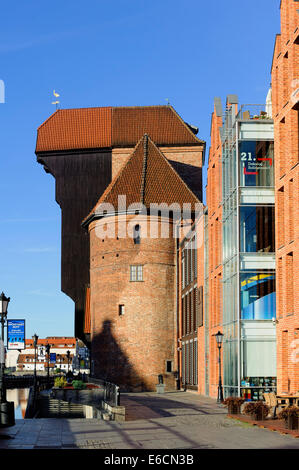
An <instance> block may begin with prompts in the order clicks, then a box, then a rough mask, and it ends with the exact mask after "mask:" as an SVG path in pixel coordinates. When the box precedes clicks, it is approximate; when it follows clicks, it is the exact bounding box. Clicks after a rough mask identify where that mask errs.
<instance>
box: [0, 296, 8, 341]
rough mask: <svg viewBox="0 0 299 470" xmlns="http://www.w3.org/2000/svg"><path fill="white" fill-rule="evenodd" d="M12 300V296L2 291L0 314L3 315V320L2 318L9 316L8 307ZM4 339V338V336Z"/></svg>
mask: <svg viewBox="0 0 299 470" xmlns="http://www.w3.org/2000/svg"><path fill="white" fill-rule="evenodd" d="M9 301H10V297H6V296H5V295H4V292H2V293H1V295H0V315H1V321H2V318H3V317H5V318H6V316H7V307H8V304H9ZM2 339H3V340H4V338H2Z"/></svg>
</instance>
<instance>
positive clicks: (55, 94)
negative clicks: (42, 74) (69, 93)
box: [52, 90, 60, 109]
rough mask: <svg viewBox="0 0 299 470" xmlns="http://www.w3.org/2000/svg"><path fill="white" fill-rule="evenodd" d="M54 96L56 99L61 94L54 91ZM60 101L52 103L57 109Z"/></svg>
mask: <svg viewBox="0 0 299 470" xmlns="http://www.w3.org/2000/svg"><path fill="white" fill-rule="evenodd" d="M53 95H54V96H55V98H58V96H60V95H59V93H56V91H55V90H53ZM59 103H60V101H58V100H56V101H52V104H55V105H56V109H58V105H59Z"/></svg>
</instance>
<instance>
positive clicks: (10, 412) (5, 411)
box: [0, 292, 15, 427]
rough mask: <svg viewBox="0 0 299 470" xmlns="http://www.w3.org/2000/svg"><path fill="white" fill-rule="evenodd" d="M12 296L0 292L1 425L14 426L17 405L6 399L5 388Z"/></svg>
mask: <svg viewBox="0 0 299 470" xmlns="http://www.w3.org/2000/svg"><path fill="white" fill-rule="evenodd" d="M9 302H10V297H6V296H5V295H4V293H3V292H2V293H1V294H0V321H1V344H0V362H1V364H0V427H7V426H14V424H15V405H14V402H13V401H7V400H6V388H5V380H4V379H5V378H4V369H5V347H4V325H5V321H6V318H7V308H8V304H9Z"/></svg>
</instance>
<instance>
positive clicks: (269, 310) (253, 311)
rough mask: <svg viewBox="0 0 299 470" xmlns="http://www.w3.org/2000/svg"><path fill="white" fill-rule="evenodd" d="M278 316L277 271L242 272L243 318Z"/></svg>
mask: <svg viewBox="0 0 299 470" xmlns="http://www.w3.org/2000/svg"><path fill="white" fill-rule="evenodd" d="M273 317H276V292H275V273H274V272H271V273H249V274H245V273H243V274H241V319H243V320H271V319H272V318H273Z"/></svg>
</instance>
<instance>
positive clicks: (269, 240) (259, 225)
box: [240, 206, 275, 253]
mask: <svg viewBox="0 0 299 470" xmlns="http://www.w3.org/2000/svg"><path fill="white" fill-rule="evenodd" d="M274 232H275V229H274V206H242V207H240V251H241V252H243V253H248V252H249V253H252V252H264V253H274V252H275V243H274Z"/></svg>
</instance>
